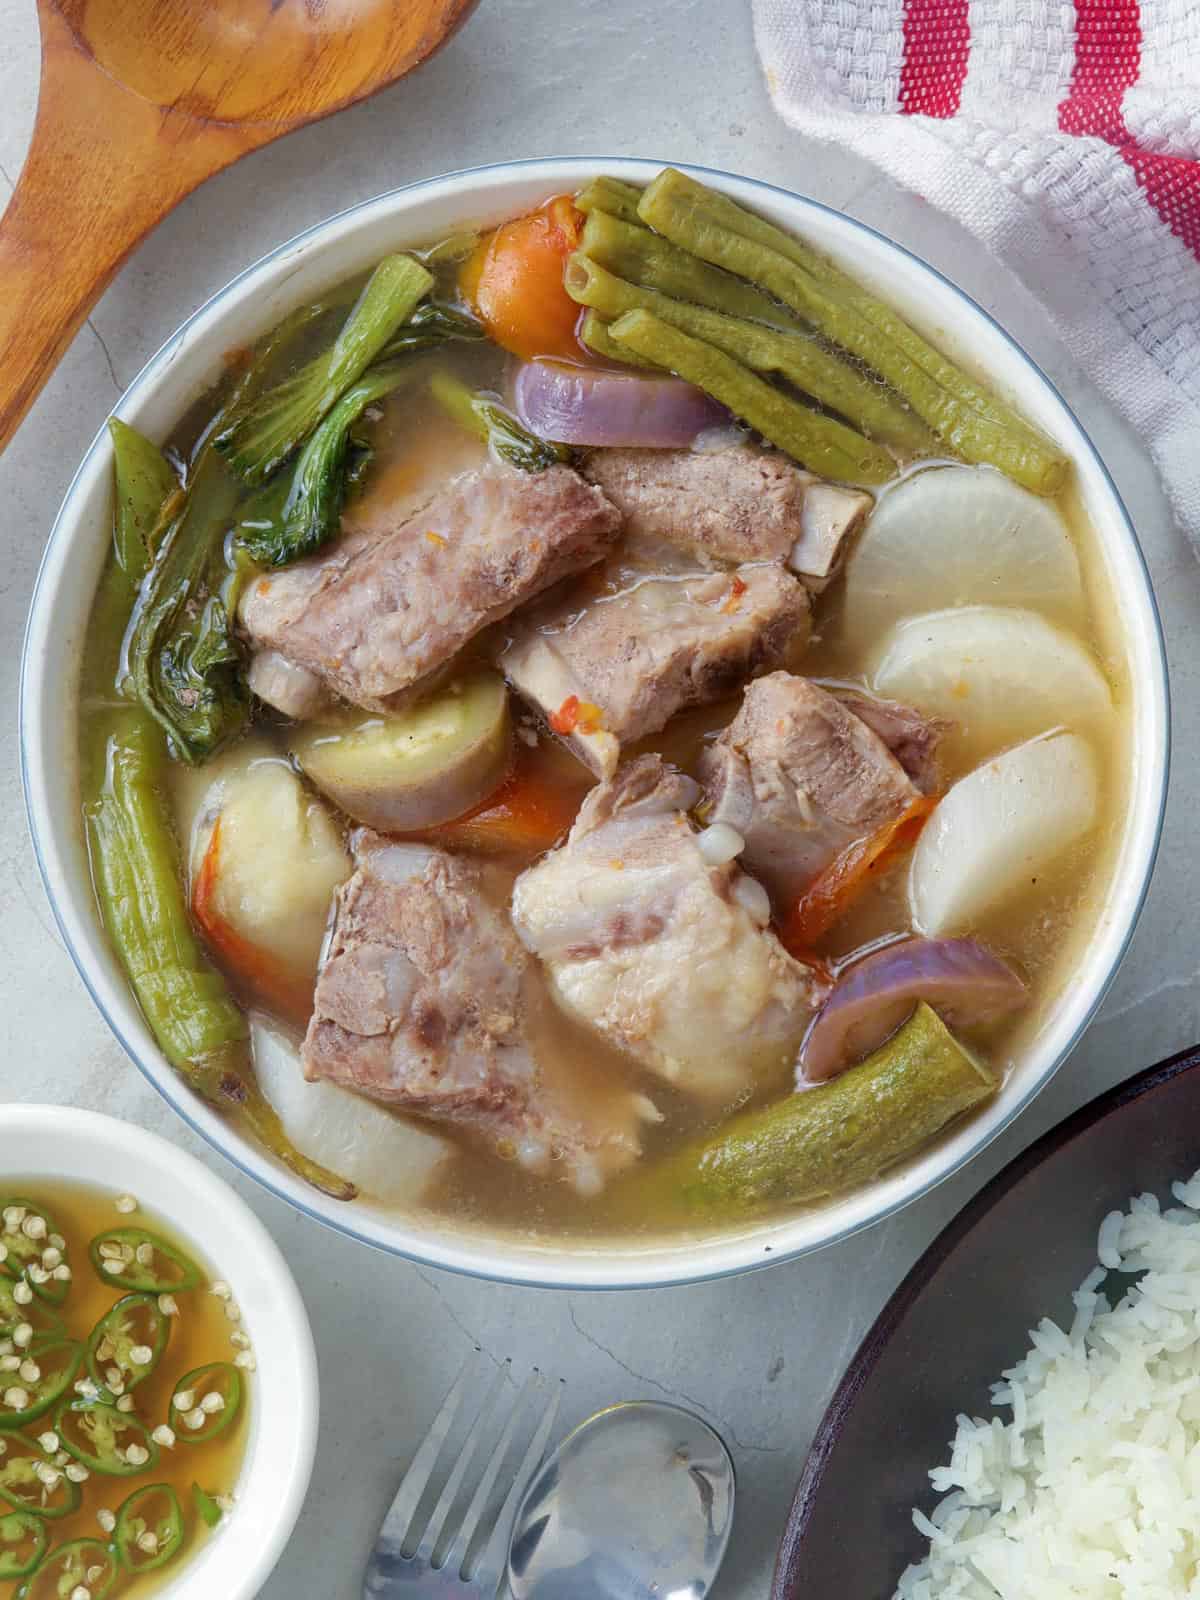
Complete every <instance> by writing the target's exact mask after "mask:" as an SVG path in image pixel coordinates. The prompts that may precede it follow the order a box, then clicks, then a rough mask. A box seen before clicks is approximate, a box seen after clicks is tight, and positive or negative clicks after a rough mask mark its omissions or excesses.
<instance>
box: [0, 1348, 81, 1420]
mask: <svg viewBox="0 0 1200 1600" xmlns="http://www.w3.org/2000/svg"><path fill="white" fill-rule="evenodd" d="M82 1362H83V1346H82V1345H81V1344H80V1343H79V1342H78V1341H77V1340H75V1339H46V1340H42V1341H41V1342H40V1343H39V1344H38V1346H37V1348H36V1350H35V1349H30V1350H29V1352H28V1353H27V1355H26V1356H25V1358H24V1359H23V1360H22V1363H21V1366H22V1369H28V1371H29V1372H30V1373H32V1372H33V1371H34V1370H36V1372H37V1377H36V1378H34V1377H32V1376H26V1371H25V1370H22V1371H19V1372H6V1373H5V1374H4V1379H5V1383H4V1385H3V1387H0V1432H4V1433H7V1432H11V1431H12V1429H14V1428H23V1427H24V1426H25V1424H26V1423H27V1422H36V1421H37V1419H38V1418H39V1417H41V1416H45V1414H46V1412H47V1411H49V1409H50V1407H51V1406H53V1405H56V1404H57V1402H58V1401H59V1400H61V1399H62V1397H63V1395H64V1394H66V1392H67V1390H68V1389H69V1388H70V1387H71V1385H72V1384H73V1383H74V1382H75V1378H76V1375H77V1373H78V1372H79V1368H80V1365H81V1364H82ZM18 1395H19V1396H20V1397H21V1400H20V1403H19V1404H14V1401H15V1400H16V1397H17V1396H18Z"/></svg>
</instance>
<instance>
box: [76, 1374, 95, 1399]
mask: <svg viewBox="0 0 1200 1600" xmlns="http://www.w3.org/2000/svg"><path fill="white" fill-rule="evenodd" d="M75 1393H76V1394H81V1395H82V1396H83V1398H84V1399H85V1400H99V1398H100V1391H99V1389H97V1387H96V1385H95V1384H94V1383H93V1382H92V1380H91V1379H90V1378H77V1379H76V1380H75Z"/></svg>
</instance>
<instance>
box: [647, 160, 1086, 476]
mask: <svg viewBox="0 0 1200 1600" xmlns="http://www.w3.org/2000/svg"><path fill="white" fill-rule="evenodd" d="M719 198H721V199H724V197H719ZM726 204H727V205H732V204H733V202H731V201H728V202H726ZM718 209H719V210H720V214H719V215H718V214H717V211H718ZM734 210H735V211H738V212H739V214H740V215H741V216H743V217H746V218H747V219H748V220H749V222H752V223H759V224H760V225H761V227H762V228H767V229H769V230H770V232H771V234H772V235H776V234H778V230H774V229H770V224H768V223H761V219H757V218H750V217H749V213H742V212H740V208H738V207H734ZM639 211H640V213H641V216H642V218H643V219H644V220H645V221H646V222H648V223H650V224H651V225H652V226H653V227H654V228H656V229H657V230H658V231H659V232H660V233H662V234H664V235H665V236H666V237H667V238H668V239H669V240H671V241H672V243H674V244H676V245H677V246H679V247H680V248H682V249H686V250H690V251H692V252H693V253H694V254H695V255H697V256H699V257H700V259H701V260H702V261H706V262H708V263H709V264H710V265H714V266H719V267H723V268H724V269H725V270H726V271H728V272H733V273H736V274H737V275H738V276H739V277H741V278H744V279H746V280H747V281H748V282H750V283H753V284H755V285H756V286H758V287H759V288H761V289H763V290H765V291H767V292H769V293H770V294H773V295H775V296H776V297H778V298H779V299H781V300H782V301H784V303H785V304H787V305H789V306H790V307H791V308H792V309H793V310H794V311H796V312H798V313H799V314H800V315H801V316H802V317H803V318H805V320H806V321H808V322H809V323H811V325H812V326H813V327H815V328H816V329H817V330H818V331H819V332H821V333H822V334H824V335H825V337H826V338H828V339H830V340H831V341H832V342H833V343H834V344H837V345H840V346H841V347H842V348H843V349H846V350H848V351H850V353H851V354H852V355H855V356H857V357H858V358H859V359H860V360H861V361H865V362H867V363H868V364H869V365H870V366H872V367H873V368H874V369H875V370H876V371H877V372H879V373H880V374H881V375H882V376H883V377H884V378H886V379H887V381H888V383H890V384H891V386H892V388H893V389H895V391H896V392H897V394H899V395H900V396H901V397H902V398H903V399H904V400H906V401H907V402H908V403H909V404H910V405H911V406H912V408H913V410H914V411H916V412H917V414H918V415H919V416H921V417H922V418H923V419H924V420H925V421H926V422H927V423H928V424H929V426H930V427H931V428H933V430H934V431H935V433H937V434H938V435H939V436H940V437H941V438H942V439H943V440H944V442H945V443H946V444H947V445H948V446H949V447H950V449H952V450H953V451H955V452H956V453H957V454H958V455H960V456H962V457H963V458H964V459H966V460H968V461H975V462H985V463H987V464H989V465H991V466H995V467H999V468H1000V470H1001V471H1003V472H1006V473H1007V474H1008V475H1009V476H1010V477H1011V478H1013V479H1015V480H1016V481H1017V482H1018V483H1021V484H1023V485H1024V486H1025V487H1026V488H1029V489H1032V490H1034V492H1035V493H1038V494H1055V493H1057V491H1058V490H1059V489H1060V488H1061V487H1062V484H1063V482H1064V481H1065V478H1066V471H1067V461H1066V458H1065V457H1064V456H1063V455H1062V453H1061V452H1060V451H1059V450H1057V449H1056V447H1055V446H1054V445H1053V444H1052V443H1051V442H1050V441H1049V440H1047V439H1045V438H1043V437H1042V435H1040V434H1039V433H1038V432H1037V431H1036V430H1035V429H1034V428H1032V427H1031V425H1030V424H1028V423H1027V422H1025V420H1024V419H1023V418H1022V417H1020V416H1019V415H1018V414H1017V413H1016V412H1015V411H1013V410H1011V408H1010V407H1008V406H1006V405H1005V404H1004V403H1003V402H1002V401H1000V400H999V399H997V398H996V397H995V396H994V395H990V394H989V393H988V392H987V391H986V390H984V389H982V388H981V387H980V386H979V385H977V384H975V383H974V381H973V380H972V379H971V378H969V377H968V376H967V374H966V373H965V372H963V371H962V370H961V368H959V367H957V366H956V365H955V364H954V363H953V362H952V361H950V360H949V359H948V358H947V357H945V356H943V355H942V354H941V353H940V352H939V351H937V350H935V349H934V348H933V347H932V346H931V345H929V344H928V343H927V342H926V341H925V340H924V339H923V338H922V337H921V335H920V334H919V333H917V332H916V330H915V329H913V328H910V327H909V326H908V324H907V323H906V322H904V321H903V319H902V318H900V317H898V316H897V315H896V313H895V312H893V311H891V310H890V309H889V308H888V307H886V306H884V305H882V303H881V302H879V301H876V300H874V299H873V298H872V297H871V296H869V295H868V294H867V293H866V291H865V290H862V289H859V288H858V287H857V286H856V285H854V284H852V283H851V281H850V280H849V279H848V278H846V277H845V275H844V274H842V273H841V272H840V271H839V270H838V269H837V268H834V267H832V266H830V265H829V264H828V263H824V262H822V261H821V258H819V257H816V256H815V253H813V252H810V251H808V250H807V247H802V246H799V245H798V242H797V241H789V244H790V246H794V247H796V249H798V250H802V251H803V252H804V254H805V257H806V259H807V258H808V257H810V256H811V257H812V259H813V262H814V264H815V265H816V266H817V268H818V271H819V272H820V273H821V275H820V276H818V273H817V272H814V271H812V270H810V268H809V266H807V265H805V264H803V263H802V262H800V261H798V260H796V259H793V258H792V256H789V255H785V254H784V253H783V252H782V251H781V250H779V249H777V248H773V247H772V246H771V245H769V244H766V243H764V242H763V239H762V238H761V237H753V238H752V237H749V236H748V235H747V234H746V233H744V232H739V231H736V230H735V229H733V228H731V227H730V226H729V225H728V223H727V222H726V221H725V210H724V208H714V206H713V204H712V200H711V198H710V191H709V190H707V189H705V187H704V186H703V185H702V184H697V183H695V182H694V181H693V180H692V179H689V178H685V177H684V176H683V174H682V173H676V172H672V171H671V170H669V169H668V171H666V172H664V173H661V174H660V175H659V177H658V178H656V179H655V180H654V182H653V183H652V184H651V185H650V187H649V188H648V189H647V190H646V192H645V194H644V195H643V197H642V200H641V203H640V205H639ZM783 237H786V236H783Z"/></svg>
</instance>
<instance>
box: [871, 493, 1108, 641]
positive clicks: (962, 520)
mask: <svg viewBox="0 0 1200 1600" xmlns="http://www.w3.org/2000/svg"><path fill="white" fill-rule="evenodd" d="M971 604H989V605H998V606H1028V607H1029V608H1030V609H1031V610H1034V611H1039V612H1041V613H1042V614H1043V615H1045V616H1047V617H1050V618H1052V619H1053V620H1054V621H1056V622H1063V623H1066V624H1067V626H1068V627H1074V626H1078V624H1079V623H1080V622H1081V621H1082V618H1083V584H1082V581H1081V579H1080V574H1079V557H1078V555H1077V554H1076V551H1075V546H1074V544H1073V543H1072V541H1071V535H1070V533H1069V531H1068V529H1067V525H1066V523H1065V522H1064V521H1063V518H1062V516H1061V515H1060V514H1059V512H1058V511H1057V510H1056V508H1055V506H1054V505H1053V503H1052V502H1051V501H1048V500H1043V499H1041V498H1040V497H1039V496H1038V495H1035V494H1030V493H1029V491H1028V490H1027V489H1021V488H1019V487H1018V486H1017V485H1016V484H1015V483H1013V482H1012V481H1011V479H1009V478H1006V477H1005V476H1004V474H1003V473H1000V472H997V471H995V470H994V469H993V468H990V467H936V468H930V469H928V470H926V471H923V472H918V473H915V474H914V475H913V476H912V477H911V478H908V479H906V480H905V481H904V482H902V483H899V484H897V485H896V487H895V488H894V489H889V490H888V491H886V492H885V493H884V495H883V496H882V498H881V499H880V502H879V504H878V506H877V507H876V508H875V510H874V511H873V512H872V514H871V517H870V520H869V521H868V523H867V526H866V528H865V529H864V530H863V533H862V535H861V537H860V538H859V541H858V546H857V548H856V549H855V551H854V553H853V555H852V556H851V558H850V562H849V565H848V566H847V569H846V586H845V603H844V613H843V615H844V619H845V621H844V626H845V628H846V633H847V637H848V639H849V640H850V641H851V642H853V643H856V644H860V643H864V642H866V641H867V640H870V639H872V638H874V637H875V635H877V634H878V633H879V632H880V630H881V629H883V628H886V627H888V626H889V625H890V624H891V623H893V622H897V621H898V620H899V619H900V618H901V617H906V616H911V615H912V614H913V613H914V612H916V611H933V610H940V609H941V608H942V607H943V606H962V605H971Z"/></svg>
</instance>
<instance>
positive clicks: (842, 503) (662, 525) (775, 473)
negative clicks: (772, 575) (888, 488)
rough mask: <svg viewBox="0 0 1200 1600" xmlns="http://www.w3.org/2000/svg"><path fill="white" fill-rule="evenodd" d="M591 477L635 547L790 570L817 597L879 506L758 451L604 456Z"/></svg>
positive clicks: (589, 471)
mask: <svg viewBox="0 0 1200 1600" xmlns="http://www.w3.org/2000/svg"><path fill="white" fill-rule="evenodd" d="M583 471H584V475H585V477H587V478H589V479H590V480H591V481H592V482H593V483H596V484H599V485H600V487H601V488H602V489H603V490H604V492H605V494H606V495H607V496H608V498H609V499H610V500H611V501H612V502H613V504H614V505H616V506H617V508H618V509H619V510H620V511H621V513H622V515H623V516H624V518H625V534H626V544H627V545H631V546H632V547H634V548H637V547H642V548H643V549H644V550H645V552H646V553H647V554H652V553H653V551H654V549H655V547H656V546H661V545H664V544H665V545H670V546H673V547H674V548H676V549H681V550H685V551H687V552H688V553H689V554H690V555H692V556H693V557H694V558H695V560H696V561H698V562H699V563H700V564H701V565H702V566H705V567H723V566H728V565H731V564H733V563H735V562H742V561H782V562H784V563H785V564H786V565H787V566H788V567H790V568H791V569H792V571H794V572H795V573H797V574H798V576H799V577H800V578H801V579H802V581H803V582H804V583H805V585H806V586H807V587H808V588H810V589H813V590H820V589H823V588H824V587H825V586H826V584H828V583H829V581H830V579H831V578H832V577H833V576H834V575H835V574H836V572H837V571H838V568H839V567H840V566H841V563H842V560H843V559H844V557H845V554H846V551H847V549H848V548H849V544H850V540H851V538H852V536H853V535H854V534H855V533H856V532H857V531H858V529H859V528H860V527H861V526H862V522H863V519H864V518H865V516H866V514H867V512H868V511H869V510H870V509H871V505H872V500H871V496H870V495H869V494H864V493H863V492H862V491H861V490H859V489H847V488H844V487H843V486H842V485H841V484H836V483H827V482H825V480H824V479H822V478H817V477H815V476H814V475H813V474H812V473H811V472H805V471H804V470H803V469H802V468H801V467H798V466H796V464H795V463H794V462H792V461H789V460H788V458H787V457H786V456H784V455H780V454H779V453H778V452H777V451H772V450H756V449H755V448H754V447H753V446H752V445H734V446H732V447H731V448H729V449H727V450H714V451H705V452H701V451H694V450H597V451H595V452H594V454H593V455H591V456H590V457H589V458H588V461H587V464H586V466H585V467H584V469H583Z"/></svg>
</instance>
